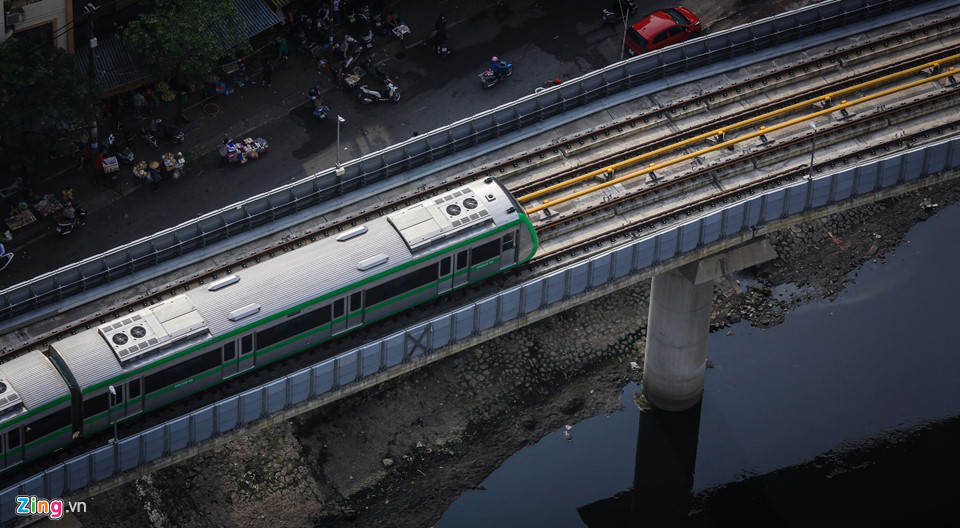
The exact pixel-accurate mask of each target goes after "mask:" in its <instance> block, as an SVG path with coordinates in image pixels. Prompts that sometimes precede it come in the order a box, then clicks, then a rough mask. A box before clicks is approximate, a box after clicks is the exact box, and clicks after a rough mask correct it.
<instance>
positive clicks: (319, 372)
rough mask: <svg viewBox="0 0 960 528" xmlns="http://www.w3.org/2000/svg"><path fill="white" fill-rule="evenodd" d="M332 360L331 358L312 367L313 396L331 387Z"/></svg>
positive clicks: (327, 390)
mask: <svg viewBox="0 0 960 528" xmlns="http://www.w3.org/2000/svg"><path fill="white" fill-rule="evenodd" d="M333 367H334V361H333V360H332V359H330V360H327V361H324V362H323V363H321V364H319V365H317V366H315V367H313V368H312V369H311V370H312V372H313V391H314V396H318V395H320V394H323V393H325V392H329V391H330V390H332V389H333V383H334V377H333Z"/></svg>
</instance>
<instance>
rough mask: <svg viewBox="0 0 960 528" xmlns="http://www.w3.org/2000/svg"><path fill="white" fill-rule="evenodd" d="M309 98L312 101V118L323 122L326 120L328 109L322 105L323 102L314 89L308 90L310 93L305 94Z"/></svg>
mask: <svg viewBox="0 0 960 528" xmlns="http://www.w3.org/2000/svg"><path fill="white" fill-rule="evenodd" d="M307 94H308V95H309V96H310V100H311V101H313V117H316V118H317V119H320V120H323V119H326V118H327V114H328V113H329V112H330V108H329V107H328V106H327V105H325V104H323V101H322V100H321V99H320V92H319V90H317V89H316V88H310V91H309V92H307Z"/></svg>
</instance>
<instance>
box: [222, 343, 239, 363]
mask: <svg viewBox="0 0 960 528" xmlns="http://www.w3.org/2000/svg"><path fill="white" fill-rule="evenodd" d="M235 357H237V342H236V341H230V342H229V343H224V344H223V361H224V363H226V362H227V361H230V360H231V359H233V358H235Z"/></svg>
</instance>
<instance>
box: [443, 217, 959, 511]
mask: <svg viewBox="0 0 960 528" xmlns="http://www.w3.org/2000/svg"><path fill="white" fill-rule="evenodd" d="M958 226H960V207H958V206H951V207H948V208H946V209H944V210H942V211H940V212H939V213H938V214H936V215H934V216H933V217H931V218H930V219H929V220H927V221H926V222H922V223H920V224H918V225H917V226H915V227H914V228H913V229H912V230H911V231H910V232H909V233H908V235H907V236H906V237H905V239H904V242H903V243H901V245H900V246H899V247H898V248H897V249H896V251H895V252H893V253H891V254H888V255H886V256H885V262H882V261H881V260H879V259H878V260H877V261H871V262H868V263H867V264H866V265H865V266H864V267H863V268H862V269H860V270H859V271H858V272H857V274H856V279H855V282H848V283H847V288H846V289H845V290H844V291H843V292H842V293H841V294H840V296H839V298H838V299H836V300H835V301H833V302H829V301H820V302H816V303H812V304H808V305H805V306H802V307H800V308H798V309H795V310H793V311H791V312H789V313H788V314H787V319H786V322H785V323H783V324H781V325H778V326H776V327H773V328H769V329H766V330H761V329H759V328H753V327H751V326H749V324H748V323H740V324H737V325H735V326H734V327H732V328H731V330H732V332H733V335H726V330H724V331H721V332H716V333H713V334H711V335H710V339H709V345H708V346H709V353H708V355H709V358H710V359H711V361H712V362H713V364H714V368H713V369H710V370H708V371H707V377H706V386H705V392H704V398H703V404H702V408H701V417H700V429H699V441H698V444H697V452H696V465H695V468H696V470H695V475H694V478H693V493H694V494H695V495H696V494H701V493H704V492H707V491H710V490H714V489H717V488H723V487H724V486H728V485H730V484H731V483H737V482H743V481H745V480H749V479H750V478H751V477H754V476H756V475H763V474H769V473H770V472H773V471H775V470H778V469H780V468H787V467H800V465H803V464H811V462H810V461H812V460H814V459H818V457H819V456H820V455H823V454H824V453H827V452H830V451H831V450H842V451H846V452H853V453H856V452H857V451H858V450H861V451H863V452H864V453H865V454H864V456H868V457H869V456H875V455H873V454H866V451H867V450H868V448H867V447H866V446H868V445H874V446H875V445H876V443H877V442H878V441H880V442H883V441H884V439H885V438H892V437H894V436H896V434H897V432H902V431H904V430H910V429H912V428H916V427H918V426H921V425H923V424H929V423H931V422H934V421H937V420H943V419H952V418H956V417H958V416H960V382H958V380H957V378H958V376H960V347H958V345H957V343H958V341H960V340H958V338H957V332H958V327H960V317H958V316H957V309H956V306H957V299H960V280H958V277H957V272H958V271H960V264H958V263H960V237H958V236H957V228H958ZM851 276H853V274H851ZM638 390H639V387H638V386H636V385H635V384H632V383H631V384H628V385H627V386H625V387H624V389H623V392H622V395H621V400H622V402H623V404H624V410H622V411H620V412H617V413H614V414H612V415H610V416H596V417H593V418H591V419H589V420H585V421H583V422H580V423H578V424H575V425H573V427H572V429H571V430H570V433H571V434H572V437H573V438H572V440H567V439H565V437H564V430H565V428H564V429H561V430H558V431H555V432H554V433H553V434H550V435H547V436H546V437H544V438H543V439H541V440H540V441H539V442H538V443H536V444H534V445H531V446H529V447H527V448H524V449H523V450H521V451H519V452H517V453H516V454H514V455H513V456H512V457H510V458H509V459H508V460H507V461H506V462H504V463H503V465H502V466H501V467H500V468H498V469H497V470H495V471H494V472H493V473H492V474H491V475H490V476H489V477H488V478H487V479H486V480H485V481H484V482H483V483H482V488H481V489H479V490H471V491H468V492H466V493H464V494H463V495H462V496H461V497H460V498H459V499H458V500H457V501H455V502H454V503H453V504H452V505H451V506H450V508H449V509H448V510H447V511H446V512H445V513H444V515H443V517H442V518H441V519H440V520H439V521H438V522H437V523H436V527H437V528H445V527H457V528H466V527H481V526H483V527H488V526H501V527H512V526H550V527H551V528H558V527H583V526H586V524H585V523H584V521H583V520H582V519H581V516H580V514H579V513H578V508H580V507H583V506H586V505H588V504H591V503H594V502H596V501H601V500H604V499H608V498H610V497H612V496H614V495H616V494H618V493H622V492H628V491H629V490H630V489H631V487H632V484H633V479H634V470H635V465H634V461H635V459H636V454H637V449H638V446H637V431H638V418H639V412H640V411H639V410H638V408H637V406H636V405H635V404H634V402H633V395H634V392H635V391H638ZM933 434H934V435H936V434H937V433H936V432H935V431H934V433H933ZM940 434H942V435H947V434H951V433H948V432H947V431H946V430H944V431H943V432H941V433H940ZM641 449H642V447H641ZM883 456H887V455H883ZM934 456H935V455H934ZM820 459H822V457H820ZM818 460H819V459H818ZM875 462H877V461H876V460H873V461H868V462H865V464H866V465H867V466H869V465H871V464H873V463H875ZM924 462H925V463H928V464H931V465H936V464H938V460H927V461H924ZM940 462H942V461H940ZM957 469H958V468H949V469H948V471H949V474H950V476H951V478H953V477H955V476H956V470H957ZM642 470H643V466H642V465H641V466H640V470H639V471H642ZM904 472H905V473H906V474H901V475H889V476H888V478H890V479H891V480H892V481H896V480H898V479H910V478H912V477H913V475H911V474H910V472H909V470H904ZM638 478H643V475H638ZM954 480H955V479H954ZM809 484H810V482H805V483H804V486H808V485H809ZM797 491H800V490H797Z"/></svg>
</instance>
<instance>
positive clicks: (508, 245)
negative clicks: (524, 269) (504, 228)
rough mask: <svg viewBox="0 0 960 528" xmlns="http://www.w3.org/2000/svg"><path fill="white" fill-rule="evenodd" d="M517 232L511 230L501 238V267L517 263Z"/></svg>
mask: <svg viewBox="0 0 960 528" xmlns="http://www.w3.org/2000/svg"><path fill="white" fill-rule="evenodd" d="M516 240H517V232H516V231H511V232H509V233H507V234H505V235H503V237H502V238H501V239H500V269H504V268H509V267H510V266H513V265H514V264H516V263H517V248H516V246H517V243H516Z"/></svg>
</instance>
